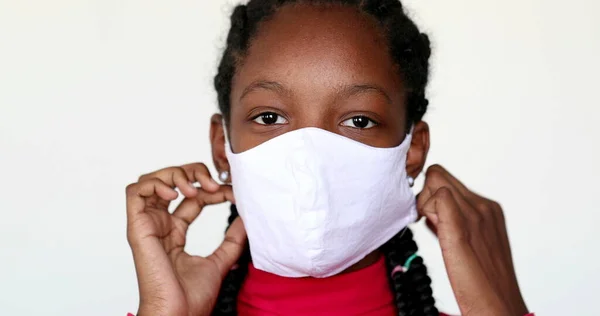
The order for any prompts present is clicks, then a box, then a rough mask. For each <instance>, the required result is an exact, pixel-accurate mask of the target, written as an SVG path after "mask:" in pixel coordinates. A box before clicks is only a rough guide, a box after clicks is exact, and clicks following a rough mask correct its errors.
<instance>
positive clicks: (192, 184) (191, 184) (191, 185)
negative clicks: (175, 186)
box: [188, 181, 198, 190]
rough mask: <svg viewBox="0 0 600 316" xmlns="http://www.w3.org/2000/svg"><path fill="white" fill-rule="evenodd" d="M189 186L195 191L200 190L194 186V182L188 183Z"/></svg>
mask: <svg viewBox="0 0 600 316" xmlns="http://www.w3.org/2000/svg"><path fill="white" fill-rule="evenodd" d="M188 184H189V185H190V187H192V188H194V190H196V189H198V188H196V186H195V185H194V182H192V181H188Z"/></svg>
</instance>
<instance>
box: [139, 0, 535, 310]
mask: <svg viewBox="0 0 600 316" xmlns="http://www.w3.org/2000/svg"><path fill="white" fill-rule="evenodd" d="M400 72H401V69H398V67H397V66H395V65H394V64H393V62H392V60H391V58H390V56H389V55H388V51H387V47H386V44H385V40H384V39H383V38H382V37H381V32H380V30H378V28H377V25H376V24H375V23H374V22H373V21H372V20H370V18H368V17H365V16H363V15H360V14H359V13H357V12H356V11H354V10H352V9H348V8H342V7H333V8H329V9H323V8H316V7H311V6H305V5H301V6H289V7H284V8H283V9H281V10H280V11H279V12H278V13H277V14H276V15H275V16H274V17H273V18H272V19H271V20H269V21H267V22H266V23H264V24H263V25H262V27H261V28H260V30H259V34H257V36H256V38H255V39H254V40H253V42H252V46H251V48H250V50H249V52H248V55H247V56H246V57H245V58H244V61H243V64H242V65H241V67H238V73H237V74H236V76H235V78H234V81H233V88H232V94H231V117H230V118H229V130H228V132H229V135H230V139H231V145H232V150H233V151H234V152H243V151H246V150H249V149H252V148H254V147H256V146H258V145H260V144H261V143H263V142H265V141H267V140H269V139H271V138H274V137H277V136H278V135H281V134H283V133H286V132H289V131H293V130H296V129H300V128H304V127H318V128H321V129H324V130H328V131H330V132H333V133H337V134H340V135H343V136H345V137H348V138H351V139H354V140H356V141H358V142H362V143H365V144H368V145H371V146H375V147H393V146H397V145H399V144H400V143H401V142H402V141H403V140H404V138H405V136H406V132H407V130H408V125H407V124H408V122H407V120H406V104H405V100H406V93H407V91H406V89H405V88H404V87H403V84H402V82H401V76H400V75H399V74H400ZM224 135H225V134H224V126H223V125H222V117H221V116H220V115H218V114H216V115H214V116H213V117H212V118H211V130H210V140H211V143H212V148H213V159H214V163H215V166H216V167H217V169H218V170H219V171H224V170H229V165H228V162H227V158H226V155H225V151H224V146H225V136H224ZM413 135H414V136H413V139H412V142H411V147H410V150H409V152H408V158H407V166H406V168H407V172H408V174H409V175H410V176H412V177H415V178H416V177H417V176H418V175H419V174H420V173H421V172H422V170H423V168H424V165H425V160H426V158H427V153H428V150H429V128H428V126H427V124H426V123H425V122H418V123H416V124H415V126H414V131H413ZM231 176H232V177H235V175H234V174H233V175H231ZM190 182H198V183H200V185H201V189H197V188H195V187H194V186H193V185H192V184H190ZM174 188H179V189H180V191H181V192H182V194H183V195H185V197H186V198H185V199H184V201H183V202H182V204H181V205H179V206H178V207H177V209H176V210H175V211H174V212H173V213H172V214H170V213H169V212H168V206H169V203H170V201H172V200H174V199H175V198H176V197H177V192H176V191H174ZM225 201H230V202H235V201H234V197H233V194H232V191H231V187H230V186H228V185H218V184H217V183H216V182H215V181H214V180H212V177H211V175H210V174H209V172H208V169H207V168H206V166H205V165H203V164H201V163H196V164H190V165H185V166H181V167H171V168H166V169H162V170H159V171H156V172H153V173H150V174H147V175H144V176H142V177H140V179H139V181H138V182H137V183H134V184H131V185H130V186H128V188H127V210H128V240H129V242H130V245H131V248H132V251H133V254H134V260H135V264H136V271H137V274H138V283H139V287H140V310H139V312H138V315H142V316H147V315H209V314H210V312H211V311H212V308H213V307H214V304H215V301H216V298H217V295H218V292H219V288H220V285H221V282H222V280H223V278H224V276H225V275H226V274H227V271H229V269H230V268H231V267H232V266H233V265H234V264H235V262H236V261H237V259H238V258H239V256H240V255H241V253H242V250H243V249H244V247H245V245H246V234H245V230H244V227H243V223H242V222H241V220H240V219H239V218H238V219H237V220H236V221H235V222H234V223H233V225H232V227H231V228H230V229H229V231H228V232H227V236H226V238H225V241H224V242H223V244H222V245H221V246H220V247H219V248H218V249H217V250H216V251H215V253H213V254H212V255H211V256H208V257H199V256H192V255H189V254H187V253H186V252H185V251H184V246H185V238H186V232H187V228H188V227H189V225H190V224H191V222H192V221H194V220H195V219H196V217H197V216H198V215H199V214H200V212H201V210H202V208H203V207H204V206H205V205H208V204H215V203H221V202H225ZM417 205H418V210H419V212H420V214H421V215H422V216H424V217H426V218H427V220H428V223H429V224H430V227H432V229H433V230H434V231H435V232H436V233H437V234H438V237H439V240H440V245H441V248H442V253H443V255H444V260H445V263H446V269H447V270H448V274H449V277H450V281H451V284H452V287H453V290H454V293H455V295H456V298H457V301H458V303H459V306H460V309H461V313H462V314H463V315H524V314H525V313H526V312H527V308H526V307H525V304H524V302H523V299H522V297H521V294H520V291H519V287H518V284H517V281H516V277H515V273H514V268H513V266H512V258H511V254H510V247H509V243H508V237H507V234H506V228H505V227H504V218H503V216H502V210H501V209H500V206H499V205H498V204H497V203H495V202H493V201H490V200H488V199H485V198H483V197H481V196H479V195H476V194H475V193H473V192H471V191H470V190H468V189H467V188H466V187H465V186H464V185H463V184H462V183H460V182H459V181H458V180H457V179H456V178H455V177H453V176H452V175H451V174H450V173H448V172H447V171H446V170H445V169H443V168H442V167H440V166H433V167H431V168H429V169H428V171H427V177H426V180H425V187H424V190H423V191H422V192H421V194H420V195H419V197H418V200H417ZM378 255H379V254H378V253H376V252H375V253H372V254H370V255H369V256H367V257H366V258H364V259H363V260H362V261H360V262H359V263H357V264H355V265H354V266H352V267H351V268H349V270H348V271H353V270H357V269H361V268H363V267H365V266H368V265H370V264H372V263H373V262H374V261H375V260H376V259H377V257H378Z"/></svg>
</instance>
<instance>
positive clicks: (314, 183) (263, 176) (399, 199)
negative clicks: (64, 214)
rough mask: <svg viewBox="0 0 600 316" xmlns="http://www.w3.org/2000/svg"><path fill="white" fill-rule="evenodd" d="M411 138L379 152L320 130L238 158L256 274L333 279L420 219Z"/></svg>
mask: <svg viewBox="0 0 600 316" xmlns="http://www.w3.org/2000/svg"><path fill="white" fill-rule="evenodd" d="M410 142H411V135H407V136H406V138H405V140H404V142H403V143H402V144H400V145H399V146H398V147H393V148H376V147H371V146H368V145H365V144H363V143H360V142H357V141H354V140H351V139H349V138H346V137H344V136H340V135H338V134H335V133H331V132H328V131H325V130H322V129H319V128H314V127H309V128H303V129H299V130H295V131H291V132H288V133H285V134H283V135H281V136H278V137H276V138H273V139H271V140H269V141H267V142H265V143H263V144H261V145H259V146H256V147H254V148H252V149H250V150H247V151H244V152H242V153H238V154H235V153H233V152H232V151H231V148H230V146H229V144H228V143H226V152H227V158H228V160H229V164H230V167H231V176H232V186H233V193H234V196H235V200H236V205H237V209H238V212H239V214H240V216H241V217H242V219H243V221H244V225H245V227H246V231H247V234H248V239H249V243H250V253H251V255H252V262H253V264H254V266H255V267H256V268H257V269H260V270H263V271H266V272H270V273H273V274H277V275H280V276H285V277H306V276H311V277H318V278H323V277H328V276H332V275H335V274H337V273H340V272H342V271H343V270H345V269H346V268H348V267H350V266H352V265H353V264H355V263H357V262H358V261H360V260H361V259H363V258H364V257H365V256H366V255H368V254H369V253H371V252H372V251H374V250H375V249H377V248H379V247H380V246H381V245H383V244H384V243H386V242H387V241H388V240H390V239H391V238H392V237H393V236H394V235H396V234H397V233H398V232H400V231H401V230H402V229H403V228H405V227H406V226H407V225H408V224H409V223H412V222H414V221H415V220H416V218H417V212H416V207H415V196H414V194H413V192H412V190H411V189H410V186H409V183H408V180H407V175H406V156H407V153H408V148H409V147H410Z"/></svg>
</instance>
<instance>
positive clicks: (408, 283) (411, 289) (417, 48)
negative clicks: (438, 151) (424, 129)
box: [213, 0, 439, 316]
mask: <svg viewBox="0 0 600 316" xmlns="http://www.w3.org/2000/svg"><path fill="white" fill-rule="evenodd" d="M294 3H302V4H313V5H327V4H332V5H343V6H352V7H355V8H357V9H358V10H359V11H360V12H361V13H363V14H366V15H368V16H370V17H372V18H374V19H375V20H376V21H377V23H378V24H379V27H380V29H381V30H382V32H383V33H384V35H385V38H386V39H387V44H388V47H389V53H390V55H391V57H392V60H393V61H394V63H395V64H396V65H397V66H398V67H399V69H400V72H401V73H400V76H401V79H402V82H403V84H404V88H405V89H406V90H407V99H406V108H407V119H408V124H407V126H408V128H410V126H411V125H412V124H413V123H416V122H418V121H420V120H421V119H422V118H423V115H424V114H425V112H426V110H427V106H428V104H429V102H428V100H427V99H426V98H425V89H426V86H427V81H428V78H429V57H430V55H431V47H430V42H429V38H428V37H427V35H426V34H424V33H421V32H420V31H419V29H418V28H417V26H416V25H415V23H414V22H413V21H412V20H411V19H410V18H409V17H408V15H407V14H406V12H405V11H404V9H403V7H402V4H401V3H400V1H399V0H250V1H249V2H248V3H247V4H246V5H238V6H236V7H235V9H234V10H233V13H232V15H231V28H230V30H229V34H228V36H227V47H226V48H225V52H224V53H223V57H222V59H221V63H220V64H219V68H218V73H217V75H216V76H215V79H214V85H215V89H216V90H217V96H218V102H219V109H220V111H221V113H222V114H223V116H224V118H225V121H226V122H229V116H230V114H231V103H230V94H231V88H232V81H233V77H234V75H235V74H236V67H238V66H239V65H240V64H241V63H242V62H243V58H244V57H245V54H246V53H247V52H248V48H249V46H250V42H251V40H252V39H253V38H254V37H255V36H256V33H257V31H258V28H259V26H260V23H261V22H264V21H266V20H268V19H269V18H271V17H272V16H273V15H274V14H275V13H276V12H277V10H278V9H280V8H281V7H283V6H285V5H288V4H294ZM237 216H238V213H237V210H236V208H235V205H233V206H232V207H231V215H230V217H229V224H230V225H231V223H232V222H233V220H234V219H235V218H236V217H237ZM381 251H382V253H383V254H384V255H385V261H386V266H387V269H388V272H389V275H390V287H391V290H392V291H393V293H394V300H395V303H396V308H397V311H398V315H399V316H408V315H423V316H433V315H436V316H437V315H439V313H438V310H437V309H436V308H435V301H434V299H433V296H432V290H431V279H430V278H429V276H428V275H427V268H426V267H425V264H424V263H423V259H422V258H421V257H416V258H414V259H413V260H412V263H411V266H410V269H409V270H408V271H405V272H404V273H393V272H394V271H395V270H394V268H396V267H398V266H401V265H402V264H404V263H405V262H406V260H408V259H409V258H410V257H411V256H413V255H414V254H415V253H416V252H417V244H416V243H415V241H414V240H413V235H412V232H411V231H410V230H409V229H408V228H407V229H405V230H403V231H402V232H400V233H398V234H397V235H396V236H395V237H393V238H392V239H391V240H390V241H388V242H387V243H386V244H385V245H383V246H382V247H381ZM250 261H251V258H250V252H249V249H246V250H245V251H244V253H243V254H242V256H241V257H240V259H239V261H238V267H237V269H234V270H231V271H230V272H229V273H228V274H227V276H226V277H225V279H224V280H223V284H222V286H221V290H220V292H219V297H218V299H217V302H216V306H215V309H214V311H213V315H219V316H221V315H223V316H225V315H237V309H236V302H237V296H238V293H239V290H240V288H241V286H242V282H243V281H244V278H245V276H246V274H247V272H248V264H249V262H250Z"/></svg>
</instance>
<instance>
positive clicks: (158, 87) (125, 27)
mask: <svg viewBox="0 0 600 316" xmlns="http://www.w3.org/2000/svg"><path fill="white" fill-rule="evenodd" d="M230 2H233V1H230ZM230 2H228V1H213V0H211V1H206V0H195V1H190V0H180V1H157V0H152V1H148V0H87V1H81V0H79V1H75V0H55V1H42V0H19V1H15V0H0V177H1V178H0V211H1V217H0V243H1V246H0V315H11V316H13V315H83V314H85V315H103V316H105V315H125V313H126V312H128V311H131V312H135V311H136V310H137V299H138V296H137V284H136V278H135V272H134V267H133V260H132V258H131V254H130V250H129V247H128V245H127V242H126V237H125V228H126V227H125V186H126V185H127V184H128V183H130V182H133V181H135V180H136V179H137V177H138V176H139V175H140V174H142V173H146V172H149V171H153V170H155V169H159V168H162V167H165V166H169V165H178V164H183V163H187V162H195V161H202V162H206V163H208V164H209V165H211V166H212V159H211V156H210V146H209V143H208V127H209V124H208V123H209V118H210V115H211V114H212V113H214V112H216V109H217V105H216V94H215V92H214V91H213V88H212V77H213V75H214V74H215V71H216V65H217V62H218V60H219V53H220V52H221V50H222V48H223V46H224V38H225V34H226V31H227V27H228V23H229V22H228V16H229V13H230V11H231V8H232V6H231V5H230ZM405 4H406V6H407V7H408V8H410V11H411V13H412V15H413V16H414V17H415V19H416V20H417V21H418V22H419V24H420V25H421V26H422V28H423V30H425V31H427V32H429V33H430V34H431V38H432V42H433V45H434V50H435V53H434V56H433V58H432V63H433V70H432V81H431V85H430V89H429V97H430V100H431V108H430V111H429V113H428V115H427V116H426V120H427V121H428V122H429V123H430V125H431V132H432V148H431V155H430V158H429V163H440V164H442V165H444V166H446V167H447V168H448V169H449V170H450V171H451V172H452V173H454V174H455V175H456V176H457V177H459V178H460V179H461V180H462V181H463V182H465V183H466V184H467V185H468V186H470V187H471V188H473V189H474V190H475V191H477V192H480V193H482V194H483V195H485V196H488V197H490V198H493V199H495V200H498V201H499V202H500V203H501V204H502V205H503V207H504V209H505V212H506V216H507V221H508V229H509V233H510V238H511V242H512V248H513V255H514V260H515V264H516V269H517V272H518V276H519V280H520V284H521V287H522V291H523V294H524V296H525V298H526V300H527V303H528V305H529V307H530V308H531V310H532V311H536V312H537V313H538V314H539V315H597V314H598V309H600V306H598V304H596V301H595V300H596V299H597V296H598V295H599V293H600V285H599V283H600V282H599V281H600V278H599V275H600V272H598V271H599V269H598V266H600V253H599V250H600V247H599V246H598V245H597V240H598V239H599V238H600V233H599V232H598V230H597V226H598V223H599V220H600V215H599V213H600V209H599V208H598V206H597V205H598V197H599V196H600V190H599V184H598V183H599V181H598V178H599V176H600V167H598V164H597V160H596V159H598V152H599V142H598V137H597V135H599V134H600V120H599V118H598V117H599V115H600V102H599V101H600V98H599V97H598V91H599V89H600V87H599V85H598V78H597V76H598V73H600V62H599V61H598V57H599V56H600V35H599V34H598V33H599V32H600V20H599V19H598V18H597V17H598V16H599V14H600V2H598V1H594V0H571V1H554V0H543V1H542V0H504V1H481V0H454V1H447V0H412V1H405ZM420 181H422V179H420ZM227 215H228V210H227V208H226V207H225V205H221V206H217V207H210V208H208V209H207V210H206V211H205V212H204V213H203V215H202V216H201V217H200V219H199V220H198V221H197V222H196V223H195V224H194V225H193V226H192V229H191V232H190V236H189V246H188V250H189V251H190V252H193V253H196V254H207V253H209V252H210V251H211V250H212V249H214V248H215V247H216V246H217V245H218V244H219V242H220V239H221V238H222V232H223V230H224V228H225V224H226V217H227ZM416 226H417V227H416V228H415V230H416V235H417V238H418V242H419V245H420V248H421V254H422V255H423V256H424V257H425V260H426V263H427V264H428V266H429V270H430V274H431V276H432V278H433V280H434V294H435V296H436V298H437V301H438V305H439V307H440V309H442V310H444V311H447V312H457V311H458V309H457V306H456V304H455V302H454V299H453V295H452V291H451V288H450V286H449V284H448V281H447V277H446V275H445V272H444V268H443V261H442V257H441V253H440V250H439V247H438V245H437V242H436V239H435V238H434V236H433V235H432V234H431V233H429V232H428V231H427V230H426V229H424V228H423V227H421V225H416Z"/></svg>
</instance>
